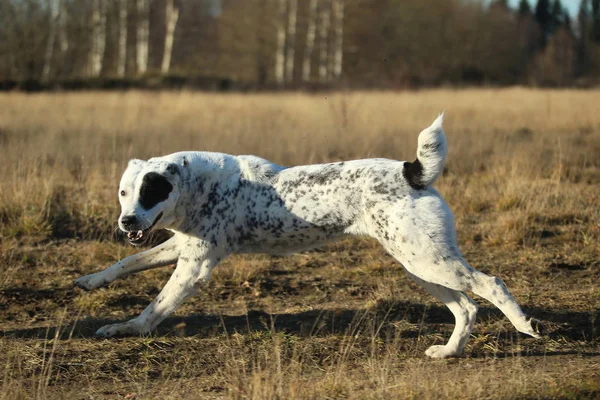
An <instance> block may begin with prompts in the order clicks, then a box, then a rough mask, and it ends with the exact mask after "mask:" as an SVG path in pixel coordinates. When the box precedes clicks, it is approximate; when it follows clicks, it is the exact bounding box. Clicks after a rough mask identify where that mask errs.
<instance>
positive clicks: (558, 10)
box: [549, 0, 568, 35]
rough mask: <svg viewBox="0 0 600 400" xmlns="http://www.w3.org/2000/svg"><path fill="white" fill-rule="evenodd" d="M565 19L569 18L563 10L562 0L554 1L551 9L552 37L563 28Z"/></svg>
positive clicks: (550, 28)
mask: <svg viewBox="0 0 600 400" xmlns="http://www.w3.org/2000/svg"><path fill="white" fill-rule="evenodd" d="M565 17H567V13H566V12H565V11H564V10H563V6H562V4H561V2H560V0H554V2H552V7H551V9H550V21H551V23H550V27H549V34H550V35H552V34H554V33H555V32H556V31H557V30H558V29H559V28H560V27H561V26H563V24H564V22H565V19H566V18H565ZM567 18H568V17H567Z"/></svg>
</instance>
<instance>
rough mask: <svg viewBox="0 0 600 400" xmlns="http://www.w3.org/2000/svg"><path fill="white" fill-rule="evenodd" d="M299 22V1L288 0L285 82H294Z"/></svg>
mask: <svg viewBox="0 0 600 400" xmlns="http://www.w3.org/2000/svg"><path fill="white" fill-rule="evenodd" d="M297 20H298V0H288V27H287V39H288V40H287V52H286V53H287V54H286V64H285V80H286V82H292V81H293V80H294V64H295V61H296V23H297Z"/></svg>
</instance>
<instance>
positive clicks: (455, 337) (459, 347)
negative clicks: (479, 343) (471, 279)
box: [409, 273, 477, 358]
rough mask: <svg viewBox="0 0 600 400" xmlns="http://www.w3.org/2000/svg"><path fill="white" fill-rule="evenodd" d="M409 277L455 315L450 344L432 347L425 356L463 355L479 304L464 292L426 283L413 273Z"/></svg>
mask: <svg viewBox="0 0 600 400" xmlns="http://www.w3.org/2000/svg"><path fill="white" fill-rule="evenodd" d="M409 276H410V277H411V279H413V280H414V281H415V282H417V283H418V284H420V285H421V286H423V288H424V289H425V290H426V291H427V292H428V293H429V294H431V295H432V296H433V297H436V298H437V299H438V300H439V301H441V302H442V303H444V304H445V305H446V307H448V308H449V309H450V311H451V312H452V314H454V319H455V325H454V331H452V336H450V339H449V340H448V343H446V344H445V345H443V346H440V345H435V346H431V347H430V348H428V349H427V351H426V352H425V354H426V355H428V356H429V357H432V358H446V357H453V356H459V355H461V354H462V352H463V350H464V348H465V345H466V344H467V341H468V340H469V336H470V335H471V331H472V330H473V325H474V324H475V318H476V316H477V304H476V303H475V302H474V301H473V300H471V298H469V296H467V295H466V294H465V293H463V292H459V291H457V290H452V289H448V288H446V287H443V286H440V285H436V284H433V283H430V282H427V281H424V280H422V279H421V278H418V277H416V276H415V275H413V274H411V273H409Z"/></svg>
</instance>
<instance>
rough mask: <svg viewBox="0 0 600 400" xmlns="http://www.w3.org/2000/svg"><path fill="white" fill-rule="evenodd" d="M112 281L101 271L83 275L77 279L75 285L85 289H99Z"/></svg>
mask: <svg viewBox="0 0 600 400" xmlns="http://www.w3.org/2000/svg"><path fill="white" fill-rule="evenodd" d="M109 283H110V282H109V281H108V280H107V279H106V278H105V277H104V275H102V273H101V272H97V273H95V274H90V275H86V276H82V277H81V278H79V279H77V280H76V281H75V286H77V287H80V288H81V289H83V290H93V289H98V288H100V287H102V286H106V285H108V284H109Z"/></svg>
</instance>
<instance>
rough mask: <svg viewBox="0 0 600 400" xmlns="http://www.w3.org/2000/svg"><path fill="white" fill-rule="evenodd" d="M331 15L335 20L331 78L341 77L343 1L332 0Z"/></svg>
mask: <svg viewBox="0 0 600 400" xmlns="http://www.w3.org/2000/svg"><path fill="white" fill-rule="evenodd" d="M333 15H334V19H335V45H334V49H335V52H334V60H333V76H334V78H335V79H340V78H341V77H342V62H343V56H344V0H334V3H333Z"/></svg>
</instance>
